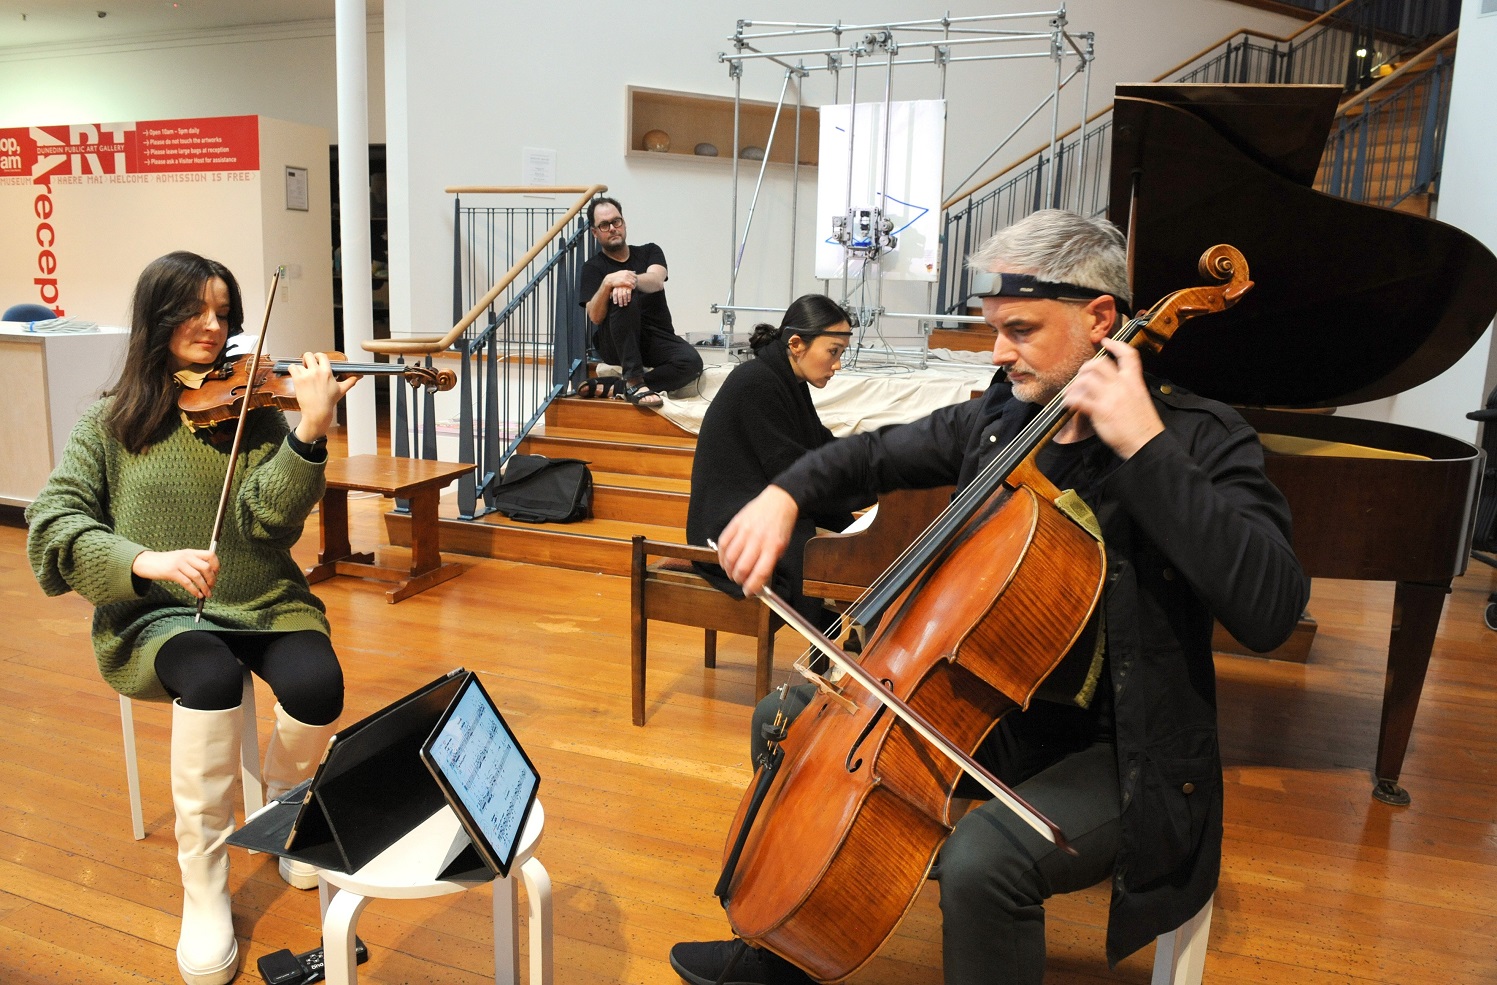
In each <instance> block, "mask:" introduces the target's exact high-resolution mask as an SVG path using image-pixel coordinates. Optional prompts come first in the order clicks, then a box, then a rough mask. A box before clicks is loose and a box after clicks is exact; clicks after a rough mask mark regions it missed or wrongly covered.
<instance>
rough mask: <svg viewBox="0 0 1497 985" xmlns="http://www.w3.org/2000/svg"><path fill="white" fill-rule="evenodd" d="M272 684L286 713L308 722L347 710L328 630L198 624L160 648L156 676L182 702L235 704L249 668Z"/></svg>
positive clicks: (215, 706) (198, 706) (205, 706)
mask: <svg viewBox="0 0 1497 985" xmlns="http://www.w3.org/2000/svg"><path fill="white" fill-rule="evenodd" d="M246 667H248V668H249V670H250V672H251V673H253V674H254V675H255V676H256V677H259V678H260V679H261V680H263V681H265V683H267V684H269V685H270V689H271V691H273V692H275V696H276V700H277V701H279V702H280V703H281V707H282V708H283V709H285V711H286V714H288V715H290V716H291V717H292V718H294V719H296V720H297V721H299V722H302V723H304V724H306V725H327V724H330V723H331V722H333V721H336V720H337V718H338V716H339V715H341V714H342V713H343V668H342V667H341V666H339V664H338V655H337V654H336V653H334V652H333V644H332V642H331V641H330V640H329V639H328V638H327V635H326V634H324V633H319V632H317V631H315V630H310V629H307V630H301V631H298V632H295V633H240V632H219V631H214V630H201V629H195V630H192V631H190V632H186V633H179V634H177V635H176V636H173V637H172V638H171V639H169V640H167V641H166V642H165V643H163V644H161V649H160V650H158V651H156V677H157V678H158V679H159V680H160V681H161V683H162V685H163V686H164V687H165V688H166V690H167V693H168V694H170V695H171V696H172V697H173V698H177V699H179V700H180V701H181V702H182V705H183V707H185V708H192V709H195V710H197V711H223V710H225V709H228V708H235V707H237V706H238V705H239V702H240V700H241V698H242V697H243V690H244V668H246Z"/></svg>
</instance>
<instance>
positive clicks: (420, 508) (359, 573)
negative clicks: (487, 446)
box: [306, 455, 473, 602]
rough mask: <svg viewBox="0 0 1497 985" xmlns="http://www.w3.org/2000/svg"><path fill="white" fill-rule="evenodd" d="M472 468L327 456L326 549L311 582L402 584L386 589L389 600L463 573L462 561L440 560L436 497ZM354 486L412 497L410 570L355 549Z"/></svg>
mask: <svg viewBox="0 0 1497 985" xmlns="http://www.w3.org/2000/svg"><path fill="white" fill-rule="evenodd" d="M472 470H473V466H471V465H457V464H453V463H451V462H432V461H428V460H426V459H424V458H391V457H389V456H385V455H355V456H353V457H352V458H330V459H328V463H327V492H325V493H323V494H322V551H321V553H319V554H318V555H317V564H316V565H315V566H314V567H311V568H308V569H307V572H306V573H307V582H308V583H314V582H319V581H322V580H324V579H327V578H331V577H332V576H333V575H353V576H354V577H356V578H378V579H379V580H381V581H393V582H398V583H399V584H397V585H396V586H395V587H394V588H392V589H390V590H389V591H388V592H386V593H385V597H386V598H387V599H388V600H389V601H391V602H399V601H400V600H401V599H407V598H410V597H411V596H412V595H415V594H416V593H417V592H424V591H426V590H427V589H428V588H430V587H432V586H433V585H440V584H441V583H442V582H444V581H447V580H449V579H452V578H456V577H457V576H458V575H460V574H462V573H463V566H462V565H461V564H456V563H450V562H449V563H447V564H444V563H442V555H441V552H440V549H439V547H438V533H437V531H438V527H437V499H438V497H439V496H440V495H441V492H442V488H443V487H444V486H446V485H447V484H448V483H450V482H451V481H452V480H453V479H456V478H457V477H458V476H461V475H463V474H465V473H467V472H471V471H472ZM350 489H357V490H359V491H361V492H377V493H379V494H380V495H381V496H388V497H391V498H392V499H407V500H410V510H411V570H410V571H409V572H406V571H401V570H400V569H398V568H383V567H380V566H379V565H377V564H375V563H374V555H373V553H368V552H366V553H362V554H355V553H353V549H352V548H351V547H350V546H349V543H348V491H349V490H350Z"/></svg>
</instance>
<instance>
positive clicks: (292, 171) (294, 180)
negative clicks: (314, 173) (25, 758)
mask: <svg viewBox="0 0 1497 985" xmlns="http://www.w3.org/2000/svg"><path fill="white" fill-rule="evenodd" d="M286 208H288V209H290V210H292V211H294V212H305V211H307V209H308V208H309V205H308V196H307V169H306V168H287V169H286Z"/></svg>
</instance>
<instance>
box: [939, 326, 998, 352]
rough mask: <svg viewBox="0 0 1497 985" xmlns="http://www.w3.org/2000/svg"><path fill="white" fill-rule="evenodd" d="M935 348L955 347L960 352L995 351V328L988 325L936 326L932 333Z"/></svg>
mask: <svg viewBox="0 0 1497 985" xmlns="http://www.w3.org/2000/svg"><path fill="white" fill-rule="evenodd" d="M930 345H931V348H933V349H954V350H956V351H958V352H991V351H993V330H992V329H990V328H986V327H972V328H969V327H966V326H962V327H961V328H936V329H932V330H931V333H930Z"/></svg>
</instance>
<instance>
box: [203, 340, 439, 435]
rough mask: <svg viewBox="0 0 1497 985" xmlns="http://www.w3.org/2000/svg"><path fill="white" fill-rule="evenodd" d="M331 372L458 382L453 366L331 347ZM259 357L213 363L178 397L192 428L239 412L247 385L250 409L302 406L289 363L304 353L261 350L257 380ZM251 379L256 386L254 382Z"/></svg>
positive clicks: (429, 385) (430, 384)
mask: <svg viewBox="0 0 1497 985" xmlns="http://www.w3.org/2000/svg"><path fill="white" fill-rule="evenodd" d="M328 358H329V359H330V360H332V369H333V374H334V375H336V376H339V377H347V376H395V375H398V376H403V377H405V381H406V382H407V383H409V384H410V385H411V386H419V387H423V388H425V389H427V390H440V391H445V390H451V389H452V388H453V387H454V386H456V385H457V374H456V373H454V372H453V371H452V370H450V369H434V368H433V367H431V366H408V365H405V364H403V363H355V362H348V361H347V358H346V357H345V356H344V355H343V353H341V352H329V353H328ZM252 365H256V360H255V359H253V358H251V357H250V356H249V354H247V353H246V354H243V355H240V356H236V357H234V358H233V359H232V360H231V361H229V362H226V363H224V364H223V365H221V366H219V367H218V368H216V369H214V370H213V371H212V372H210V373H209V374H208V375H207V376H206V377H204V379H203V385H202V386H201V387H199V388H198V389H196V390H192V389H187V388H184V389H183V390H182V392H181V394H179V395H178V397H177V407H178V408H179V409H180V410H181V411H182V413H183V414H184V415H185V416H186V417H187V421H188V423H189V424H190V425H191V426H192V427H193V428H210V427H214V426H216V425H218V424H222V423H223V422H224V421H232V420H235V419H236V418H238V417H239V411H240V408H241V406H242V405H243V403H244V394H245V391H246V390H251V396H250V402H249V409H250V410H254V409H256V408H257V407H279V408H280V409H281V410H298V409H299V408H298V406H297V403H296V388H295V386H294V385H293V384H292V381H291V375H290V374H291V367H292V366H300V365H301V360H300V359H276V358H274V357H272V356H260V357H259V360H258V366H257V369H256V371H255V374H254V378H253V381H251V377H250V366H252ZM251 382H253V388H251Z"/></svg>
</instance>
